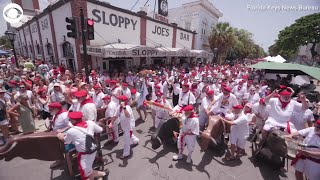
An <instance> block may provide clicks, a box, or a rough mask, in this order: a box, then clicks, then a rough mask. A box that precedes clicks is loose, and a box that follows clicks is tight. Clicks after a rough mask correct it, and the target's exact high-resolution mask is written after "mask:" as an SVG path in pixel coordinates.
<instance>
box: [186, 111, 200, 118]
mask: <svg viewBox="0 0 320 180" xmlns="http://www.w3.org/2000/svg"><path fill="white" fill-rule="evenodd" d="M194 117H198V115H197V114H196V113H195V112H192V113H191V114H190V115H189V116H188V119H189V118H194Z"/></svg>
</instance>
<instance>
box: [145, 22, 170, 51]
mask: <svg viewBox="0 0 320 180" xmlns="http://www.w3.org/2000/svg"><path fill="white" fill-rule="evenodd" d="M172 38H173V28H172V27H170V26H167V25H163V24H160V23H156V22H154V21H150V20H148V21H147V40H146V41H147V46H159V45H161V46H163V47H172Z"/></svg>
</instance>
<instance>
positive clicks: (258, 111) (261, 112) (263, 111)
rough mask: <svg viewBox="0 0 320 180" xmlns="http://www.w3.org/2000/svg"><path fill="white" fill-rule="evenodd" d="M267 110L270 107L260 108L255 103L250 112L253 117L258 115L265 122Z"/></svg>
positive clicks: (267, 114) (258, 104)
mask: <svg viewBox="0 0 320 180" xmlns="http://www.w3.org/2000/svg"><path fill="white" fill-rule="evenodd" d="M269 110H270V105H267V106H262V105H260V103H259V102H257V103H255V104H254V105H253V106H252V112H253V113H254V114H255V115H258V114H259V115H260V116H261V117H262V119H263V120H266V119H267V118H268V116H269Z"/></svg>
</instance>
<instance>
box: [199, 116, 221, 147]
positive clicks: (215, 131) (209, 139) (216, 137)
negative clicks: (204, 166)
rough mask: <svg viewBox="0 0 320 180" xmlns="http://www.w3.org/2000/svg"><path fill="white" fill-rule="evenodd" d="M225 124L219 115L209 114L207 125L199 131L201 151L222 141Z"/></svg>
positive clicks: (216, 145) (218, 144)
mask: <svg viewBox="0 0 320 180" xmlns="http://www.w3.org/2000/svg"><path fill="white" fill-rule="evenodd" d="M225 129H226V125H225V124H224V123H223V121H222V120H221V118H220V115H215V116H210V117H209V120H208V126H207V128H206V129H205V130H204V131H203V132H200V135H201V136H200V137H201V144H200V147H201V151H205V150H206V149H208V146H209V145H211V146H213V147H218V146H220V145H223V143H224V135H223V133H224V131H225Z"/></svg>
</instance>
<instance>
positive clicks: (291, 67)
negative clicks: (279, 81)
mask: <svg viewBox="0 0 320 180" xmlns="http://www.w3.org/2000/svg"><path fill="white" fill-rule="evenodd" d="M249 67H250V68H255V69H265V70H266V73H275V74H294V75H309V76H311V77H313V78H315V79H318V80H320V68H316V67H311V66H304V65H301V64H291V63H276V62H260V63H258V64H254V65H251V66H249Z"/></svg>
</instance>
